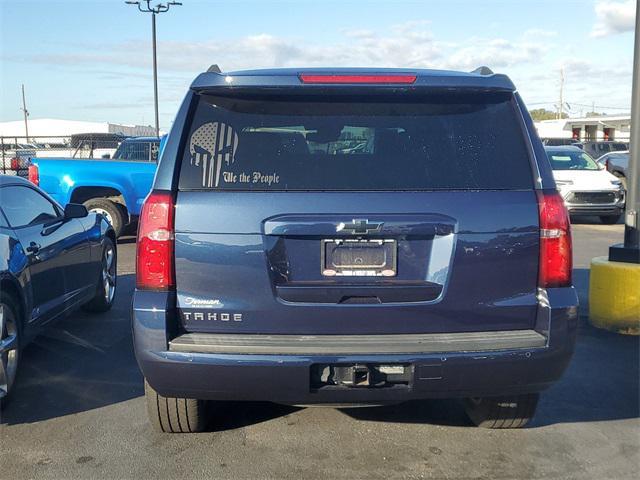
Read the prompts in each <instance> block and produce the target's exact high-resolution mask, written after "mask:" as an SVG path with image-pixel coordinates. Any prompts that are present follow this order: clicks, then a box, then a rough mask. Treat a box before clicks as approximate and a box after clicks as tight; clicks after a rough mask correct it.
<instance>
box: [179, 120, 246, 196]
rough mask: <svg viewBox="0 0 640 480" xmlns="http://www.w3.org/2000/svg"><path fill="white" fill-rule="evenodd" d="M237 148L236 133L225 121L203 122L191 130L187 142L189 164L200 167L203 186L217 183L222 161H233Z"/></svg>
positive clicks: (229, 163)
mask: <svg viewBox="0 0 640 480" xmlns="http://www.w3.org/2000/svg"><path fill="white" fill-rule="evenodd" d="M237 148H238V134H237V133H236V132H235V131H234V130H233V128H231V126H230V125H227V124H226V123H222V122H210V123H205V124H203V125H201V126H199V127H198V128H197V129H196V130H195V131H194V132H193V134H192V135H191V140H190V142H189V152H190V153H191V165H193V166H195V167H197V168H200V169H202V186H203V187H214V186H215V187H217V186H218V185H219V183H220V172H221V170H222V163H223V162H224V163H225V164H226V165H227V166H229V165H231V164H232V163H234V162H235V154H236V149H237Z"/></svg>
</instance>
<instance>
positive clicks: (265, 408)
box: [208, 402, 301, 432]
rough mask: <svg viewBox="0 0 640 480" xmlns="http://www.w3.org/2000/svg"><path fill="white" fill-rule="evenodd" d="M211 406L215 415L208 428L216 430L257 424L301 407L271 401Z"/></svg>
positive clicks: (223, 403) (224, 403)
mask: <svg viewBox="0 0 640 480" xmlns="http://www.w3.org/2000/svg"><path fill="white" fill-rule="evenodd" d="M211 407H212V408H213V411H214V416H213V419H212V421H211V423H210V425H209V427H208V428H209V429H210V430H212V431H214V432H222V431H225V430H235V429H237V428H243V427H247V426H249V425H256V424H258V423H262V422H267V421H269V420H273V419H274V418H280V417H285V416H287V415H289V414H291V413H294V412H297V411H298V410H300V409H301V408H300V407H293V406H289V405H279V404H275V403H269V402H235V403H234V402H219V403H213V402H212V405H211Z"/></svg>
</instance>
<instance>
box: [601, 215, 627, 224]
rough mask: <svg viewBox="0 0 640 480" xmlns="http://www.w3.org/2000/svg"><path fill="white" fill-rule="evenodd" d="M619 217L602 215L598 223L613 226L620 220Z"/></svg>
mask: <svg viewBox="0 0 640 480" xmlns="http://www.w3.org/2000/svg"><path fill="white" fill-rule="evenodd" d="M621 216H622V215H602V216H601V217H600V221H601V222H602V223H604V224H605V225H614V224H616V223H618V220H620V217H621Z"/></svg>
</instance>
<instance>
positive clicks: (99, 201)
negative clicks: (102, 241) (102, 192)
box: [84, 198, 125, 238]
mask: <svg viewBox="0 0 640 480" xmlns="http://www.w3.org/2000/svg"><path fill="white" fill-rule="evenodd" d="M84 206H85V207H86V208H87V210H89V212H91V213H100V214H101V215H103V216H104V218H106V219H107V222H109V223H110V224H111V226H112V227H113V231H114V232H115V233H116V238H118V237H119V236H120V234H121V233H122V230H123V229H124V226H125V225H124V224H125V221H124V219H125V216H124V215H123V212H122V208H120V207H119V206H118V204H116V203H115V202H112V201H111V200H107V199H106V198H90V199H89V200H87V201H86V202H84Z"/></svg>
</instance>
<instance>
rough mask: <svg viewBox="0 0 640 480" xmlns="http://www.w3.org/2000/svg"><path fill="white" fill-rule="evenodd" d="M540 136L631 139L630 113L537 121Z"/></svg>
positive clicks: (593, 139) (583, 138) (625, 140)
mask: <svg viewBox="0 0 640 480" xmlns="http://www.w3.org/2000/svg"><path fill="white" fill-rule="evenodd" d="M535 126H536V129H537V130H538V135H539V136H540V138H573V139H575V140H582V141H595V140H598V141H601V140H618V141H624V142H628V141H629V132H630V130H631V116H630V115H604V116H601V117H583V118H564V119H562V120H542V121H540V122H535Z"/></svg>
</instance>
